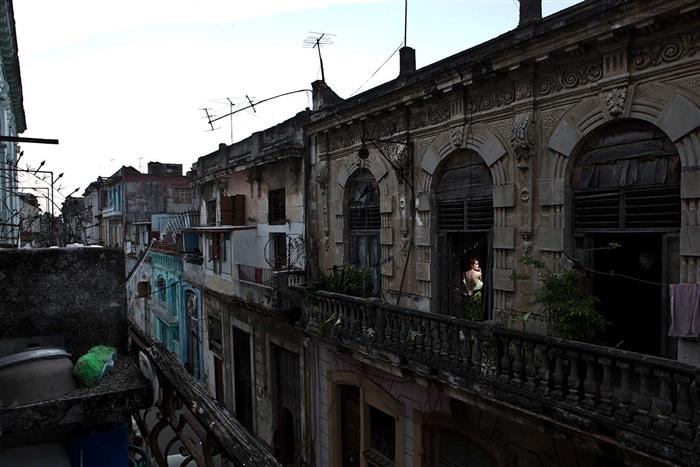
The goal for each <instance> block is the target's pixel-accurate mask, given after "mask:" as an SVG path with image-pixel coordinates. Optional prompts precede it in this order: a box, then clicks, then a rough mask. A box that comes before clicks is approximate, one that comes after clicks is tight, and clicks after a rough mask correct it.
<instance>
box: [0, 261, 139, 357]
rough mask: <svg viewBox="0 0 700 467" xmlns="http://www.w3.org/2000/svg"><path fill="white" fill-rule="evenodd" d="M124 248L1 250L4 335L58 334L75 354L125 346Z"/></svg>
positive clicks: (0, 311) (0, 301) (1, 332)
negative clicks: (101, 348) (103, 346)
mask: <svg viewBox="0 0 700 467" xmlns="http://www.w3.org/2000/svg"><path fill="white" fill-rule="evenodd" d="M124 279H125V268H124V253H123V252H122V251H121V250H118V249H113V248H50V249H34V250H4V251H0V323H2V326H1V327H0V339H13V338H27V337H41V336H60V337H62V338H63V340H64V342H65V346H66V347H67V349H68V350H69V352H71V353H72V354H73V355H81V354H82V353H84V352H86V351H87V350H88V349H90V347H92V346H93V345H98V344H105V345H111V346H114V347H117V348H118V349H120V350H121V351H125V350H126V341H127V314H126V293H125V284H124Z"/></svg>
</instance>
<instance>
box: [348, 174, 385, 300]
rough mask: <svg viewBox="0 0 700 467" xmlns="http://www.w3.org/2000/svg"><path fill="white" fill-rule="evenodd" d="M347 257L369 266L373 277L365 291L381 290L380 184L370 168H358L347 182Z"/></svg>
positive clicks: (364, 286) (351, 261)
mask: <svg viewBox="0 0 700 467" xmlns="http://www.w3.org/2000/svg"><path fill="white" fill-rule="evenodd" d="M346 197H347V198H346V200H347V201H346V212H347V219H348V221H347V229H348V247H349V251H348V259H349V261H350V264H352V265H353V266H357V267H361V268H367V269H368V270H369V272H370V278H369V280H367V281H366V282H367V283H366V284H364V285H363V289H364V291H363V292H364V293H363V295H378V294H379V291H380V275H379V274H380V249H379V229H380V227H381V215H380V213H379V186H378V185H377V182H376V181H375V180H374V176H373V175H372V174H371V172H370V171H369V170H366V169H362V170H359V171H358V172H357V173H356V174H355V175H354V176H353V178H352V180H351V182H350V183H349V184H348V191H347V195H346Z"/></svg>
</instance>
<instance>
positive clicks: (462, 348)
mask: <svg viewBox="0 0 700 467" xmlns="http://www.w3.org/2000/svg"><path fill="white" fill-rule="evenodd" d="M457 339H458V340H459V369H460V372H461V373H462V374H466V373H467V372H468V371H469V358H470V355H469V328H465V327H464V326H460V327H459V332H458V336H457Z"/></svg>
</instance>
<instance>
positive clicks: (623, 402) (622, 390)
mask: <svg viewBox="0 0 700 467" xmlns="http://www.w3.org/2000/svg"><path fill="white" fill-rule="evenodd" d="M615 366H617V367H618V368H619V369H620V386H619V388H618V390H617V397H616V399H617V408H616V409H615V418H616V419H618V420H620V421H623V422H629V420H630V418H631V415H632V411H631V407H630V405H631V401H632V385H631V383H630V376H631V367H630V364H629V363H627V362H620V361H616V362H615Z"/></svg>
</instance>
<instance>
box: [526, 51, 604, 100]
mask: <svg viewBox="0 0 700 467" xmlns="http://www.w3.org/2000/svg"><path fill="white" fill-rule="evenodd" d="M602 77H603V61H602V60H601V59H597V60H594V61H591V62H588V63H584V64H578V65H576V64H573V63H572V64H571V66H570V67H568V68H566V69H556V70H553V71H551V72H549V73H543V74H542V75H540V76H539V78H538V80H537V94H538V95H540V96H547V95H549V94H553V93H556V92H559V91H562V90H564V89H573V88H576V87H578V86H582V85H584V84H589V83H595V82H597V81H599V80H600V79H601V78H602Z"/></svg>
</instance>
